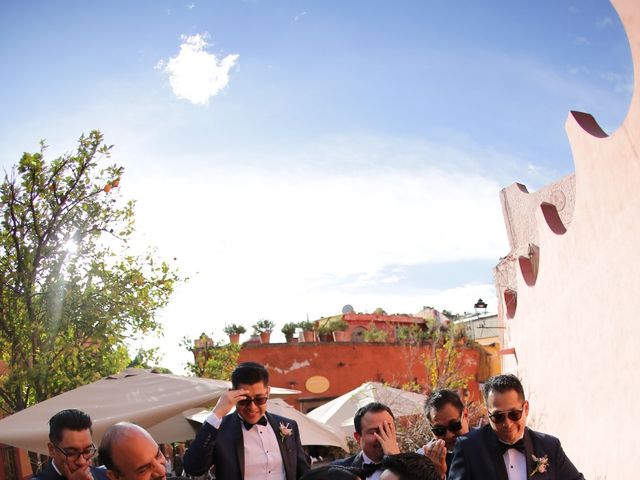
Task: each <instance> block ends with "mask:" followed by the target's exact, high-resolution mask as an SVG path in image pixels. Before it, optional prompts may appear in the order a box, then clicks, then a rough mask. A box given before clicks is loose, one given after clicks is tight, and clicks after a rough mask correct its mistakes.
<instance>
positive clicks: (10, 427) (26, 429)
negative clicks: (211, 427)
mask: <svg viewBox="0 0 640 480" xmlns="http://www.w3.org/2000/svg"><path fill="white" fill-rule="evenodd" d="M230 387H231V384H230V383H229V382H227V381H223V380H211V379H208V378H198V377H185V376H181V375H171V374H161V373H151V372H150V371H148V370H142V369H136V368H130V369H127V370H125V371H123V372H121V373H119V374H115V375H110V376H108V377H106V378H103V379H102V380H98V381H97V382H94V383H91V384H89V385H84V386H82V387H78V388H76V389H75V390H71V391H69V392H65V393H63V394H61V395H58V396H57V397H53V398H50V399H49V400H45V401H44V402H40V403H38V404H37V405H34V406H32V407H29V408H27V409H25V410H22V411H20V412H17V413H14V414H13V415H10V416H8V417H6V418H3V419H2V420H0V443H5V444H7V445H12V446H14V447H20V448H25V449H27V450H30V451H33V452H38V453H43V454H46V453H47V441H48V436H49V425H48V422H49V419H50V418H51V417H52V416H53V415H54V414H56V413H57V412H59V411H60V410H64V409H66V408H77V409H79V410H82V411H83V412H86V413H88V414H89V415H90V416H91V419H92V420H93V440H94V442H95V443H96V445H98V444H99V443H100V440H101V439H102V435H103V434H104V432H105V431H106V429H107V428H109V427H110V426H111V425H113V424H114V423H117V422H122V421H128V422H133V423H136V424H138V425H140V426H141V427H144V428H147V429H149V430H150V431H153V429H154V428H156V429H157V430H158V432H159V433H162V434H163V435H164V436H165V437H163V438H161V439H156V441H158V442H159V443H163V442H169V441H179V440H183V439H186V438H175V439H173V438H172V435H173V433H172V432H171V431H170V427H171V426H172V424H171V423H169V424H166V423H165V422H166V421H169V420H171V419H172V418H173V417H175V416H177V415H181V414H182V412H183V411H185V410H188V409H189V408H194V407H205V406H209V405H211V404H212V403H214V402H215V401H216V400H217V399H218V397H220V395H222V393H223V392H225V391H227V390H228V389H229V388H230ZM271 392H272V394H273V395H276V396H278V395H287V394H294V393H299V392H298V391H297V390H289V389H284V388H281V389H279V388H273V387H272V388H271ZM184 423H185V422H184V420H183V422H182V424H180V423H175V422H174V424H178V425H180V427H181V430H180V431H178V432H174V433H175V436H176V437H184V436H185V434H186V432H187V429H186V428H187V427H188V425H187V426H186V427H185V425H184ZM192 430H193V429H192ZM188 438H193V435H192V436H191V437H188Z"/></svg>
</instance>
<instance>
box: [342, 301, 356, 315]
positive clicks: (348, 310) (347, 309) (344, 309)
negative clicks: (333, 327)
mask: <svg viewBox="0 0 640 480" xmlns="http://www.w3.org/2000/svg"><path fill="white" fill-rule="evenodd" d="M342 313H355V310H354V309H353V307H352V306H351V305H349V304H348V303H347V304H346V305H345V306H344V307H342Z"/></svg>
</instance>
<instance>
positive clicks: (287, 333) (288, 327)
mask: <svg viewBox="0 0 640 480" xmlns="http://www.w3.org/2000/svg"><path fill="white" fill-rule="evenodd" d="M297 328H298V324H297V323H296V322H289V323H285V324H284V326H283V327H282V328H281V329H280V331H281V332H282V333H284V338H285V339H286V340H287V343H292V342H293V335H294V334H295V333H296V329H297Z"/></svg>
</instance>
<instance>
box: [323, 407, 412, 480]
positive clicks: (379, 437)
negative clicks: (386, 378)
mask: <svg viewBox="0 0 640 480" xmlns="http://www.w3.org/2000/svg"><path fill="white" fill-rule="evenodd" d="M353 426H354V428H355V433H354V434H353V436H354V437H355V439H356V441H357V442H358V443H359V444H360V448H361V449H362V450H361V451H360V452H359V453H357V454H356V455H352V456H351V457H347V458H344V459H342V460H335V461H334V462H333V464H334V465H342V466H345V467H355V468H360V469H362V470H363V471H364V474H365V476H366V478H367V479H368V480H379V479H380V476H381V475H382V472H383V470H384V467H383V465H382V459H383V457H384V456H385V455H394V454H396V453H400V448H399V447H398V440H397V438H396V426H395V423H394V417H393V413H392V412H391V409H390V408H389V407H388V406H386V405H384V404H383V403H378V402H372V403H369V404H367V405H365V406H363V407H360V408H359V409H358V411H357V412H356V414H355V416H354V417H353Z"/></svg>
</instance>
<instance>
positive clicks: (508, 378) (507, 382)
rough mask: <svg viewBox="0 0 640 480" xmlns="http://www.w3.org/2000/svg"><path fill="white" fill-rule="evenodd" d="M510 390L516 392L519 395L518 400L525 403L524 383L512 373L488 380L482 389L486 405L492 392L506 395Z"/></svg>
mask: <svg viewBox="0 0 640 480" xmlns="http://www.w3.org/2000/svg"><path fill="white" fill-rule="evenodd" d="M509 390H515V392H516V393H517V394H518V399H519V400H521V401H523V402H524V389H523V388H522V383H520V380H519V379H518V377H516V376H515V375H512V374H511V373H507V374H503V375H496V376H494V377H491V378H490V379H489V380H487V381H486V382H485V384H484V386H483V387H482V395H483V396H484V401H485V403H486V402H487V401H488V398H489V394H490V393H491V392H498V393H504V392H508V391H509Z"/></svg>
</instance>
